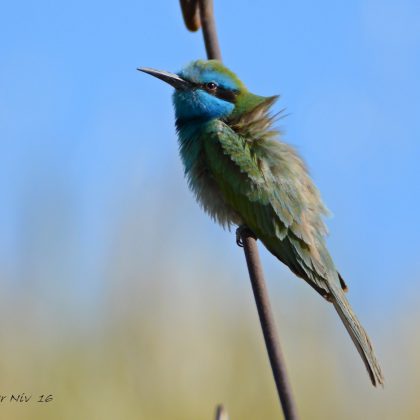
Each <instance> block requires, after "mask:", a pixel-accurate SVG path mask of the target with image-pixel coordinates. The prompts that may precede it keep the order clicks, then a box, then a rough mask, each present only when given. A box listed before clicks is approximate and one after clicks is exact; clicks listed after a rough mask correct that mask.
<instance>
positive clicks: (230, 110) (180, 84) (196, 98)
mask: <svg viewBox="0 0 420 420" xmlns="http://www.w3.org/2000/svg"><path fill="white" fill-rule="evenodd" d="M138 70H140V71H143V72H145V73H148V74H151V75H152V76H155V77H157V78H159V79H161V80H163V81H165V82H167V83H169V84H170V85H171V86H173V87H174V88H175V92H174V94H173V102H174V106H175V114H176V118H177V119H178V120H184V121H188V120H196V119H197V120H204V121H205V120H210V119H215V118H221V119H222V118H227V117H229V116H234V115H235V114H237V115H240V114H241V113H242V112H245V111H247V110H249V109H251V108H253V107H255V106H257V105H259V104H260V103H261V102H263V101H265V100H266V99H267V98H265V97H262V96H257V95H253V94H252V93H250V92H248V90H247V88H246V87H245V85H244V84H243V83H242V82H241V80H240V79H239V78H238V77H237V76H236V75H235V73H233V72H232V71H231V70H229V69H228V68H227V67H225V66H224V65H223V64H222V63H220V61H217V60H198V61H194V62H192V63H191V64H189V65H188V66H186V67H185V68H183V69H182V70H181V71H180V72H178V73H177V74H173V73H168V72H166V71H161V70H154V69H150V68H139V69H138Z"/></svg>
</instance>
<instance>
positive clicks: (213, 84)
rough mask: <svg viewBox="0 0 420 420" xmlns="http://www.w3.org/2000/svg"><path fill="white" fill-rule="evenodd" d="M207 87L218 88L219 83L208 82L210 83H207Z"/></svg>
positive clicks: (209, 88) (210, 88)
mask: <svg viewBox="0 0 420 420" xmlns="http://www.w3.org/2000/svg"><path fill="white" fill-rule="evenodd" d="M206 88H207V89H208V90H216V89H217V83H214V82H208V83H206Z"/></svg>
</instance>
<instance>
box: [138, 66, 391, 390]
mask: <svg viewBox="0 0 420 420" xmlns="http://www.w3.org/2000/svg"><path fill="white" fill-rule="evenodd" d="M138 70H140V71H142V72H144V73H147V74H149V75H152V76H154V77H156V78H158V79H160V80H162V81H164V82H166V83H168V84H169V85H171V86H172V87H173V88H174V89H175V90H174V92H173V96H172V100H173V105H174V109H175V126H176V131H177V135H178V142H179V152H180V156H181V160H182V162H183V166H184V173H185V177H186V180H187V183H188V186H189V188H190V189H191V190H192V192H193V194H194V195H195V198H196V200H197V201H198V203H199V204H200V205H201V207H202V208H203V209H204V211H205V212H206V213H208V214H209V215H210V217H211V218H212V219H214V221H216V222H217V223H219V224H220V225H221V226H222V227H224V228H227V229H231V228H232V227H233V226H236V227H237V230H236V235H237V241H238V243H239V244H240V238H241V233H242V232H243V230H244V229H247V230H248V231H250V233H251V234H252V235H253V236H254V237H255V238H256V239H258V240H260V241H261V242H262V243H263V244H264V246H265V247H266V248H267V249H268V251H269V252H271V253H272V254H273V255H274V256H275V257H277V258H278V259H279V260H280V261H281V262H282V263H284V264H285V265H286V266H288V267H289V269H290V270H291V271H292V272H293V273H294V274H295V275H296V276H297V277H299V278H302V279H303V280H305V281H306V282H307V283H308V284H309V285H310V286H312V287H313V289H315V290H316V291H317V292H318V293H319V294H320V295H321V296H322V297H323V298H324V299H325V300H326V301H328V302H330V303H332V304H333V306H334V308H335V309H336V311H337V313H338V315H339V317H340V318H341V321H342V322H343V324H344V326H345V328H346V329H347V331H348V333H349V335H350V337H351V339H352V340H353V342H354V344H355V346H356V348H357V350H358V352H359V354H360V356H361V358H362V360H363V362H364V364H365V366H366V369H367V371H368V374H369V377H370V380H371V382H372V384H373V385H374V386H377V385H382V386H383V384H384V377H383V374H382V370H381V367H380V364H379V362H378V361H377V358H376V356H375V353H374V349H373V346H372V344H371V341H370V339H369V337H368V335H367V333H366V331H365V329H364V328H363V327H362V325H361V323H360V322H359V320H358V318H357V317H356V315H355V313H354V312H353V310H352V308H351V306H350V303H349V301H348V300H347V298H346V296H345V292H346V291H347V285H346V283H345V281H344V279H343V278H342V276H341V275H340V273H339V272H338V270H337V269H336V267H335V265H334V262H333V259H332V257H331V255H330V253H329V252H328V249H327V247H326V242H325V237H326V235H327V228H326V225H325V223H324V221H323V219H324V217H325V216H326V215H328V210H327V208H326V207H325V205H324V204H323V201H322V199H321V196H320V193H319V190H318V189H317V187H316V186H315V184H314V182H313V181H312V179H311V178H310V175H309V173H308V170H307V168H306V165H305V163H304V161H303V160H302V158H301V157H300V156H299V155H298V153H297V152H296V150H295V149H294V148H293V147H292V146H290V145H288V144H287V143H285V142H283V141H282V136H281V133H280V132H279V131H278V130H276V129H275V127H274V123H275V121H276V120H277V118H278V117H279V115H278V114H279V113H277V114H276V113H273V112H272V107H273V105H274V103H275V102H276V101H277V99H278V96H268V97H267V96H259V95H255V94H253V93H251V92H250V91H249V90H248V89H247V87H246V86H245V84H244V83H243V82H242V81H241V80H240V79H239V78H238V76H237V75H236V74H235V73H233V72H232V71H231V70H230V69H228V68H227V67H226V66H225V65H224V64H222V63H221V62H220V61H218V60H196V61H193V62H191V63H190V64H188V65H187V66H186V67H184V68H183V69H182V70H181V71H180V72H178V73H176V74H175V73H169V72H167V71H162V70H156V69H152V68H148V67H142V68H138Z"/></svg>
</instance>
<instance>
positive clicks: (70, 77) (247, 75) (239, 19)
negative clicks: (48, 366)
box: [0, 0, 420, 302]
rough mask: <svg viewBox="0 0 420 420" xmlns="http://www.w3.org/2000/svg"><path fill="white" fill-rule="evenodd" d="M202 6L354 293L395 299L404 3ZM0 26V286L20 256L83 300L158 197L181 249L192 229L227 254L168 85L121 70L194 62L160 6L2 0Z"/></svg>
mask: <svg viewBox="0 0 420 420" xmlns="http://www.w3.org/2000/svg"><path fill="white" fill-rule="evenodd" d="M215 9H216V19H217V27H218V30H219V37H220V43H221V47H222V54H223V57H224V60H225V62H226V64H227V65H228V66H230V67H231V68H232V69H233V70H234V71H235V72H237V73H238V75H239V76H240V77H241V78H242V79H243V81H244V82H245V83H246V84H247V86H248V87H249V89H250V90H251V91H253V92H255V93H257V94H261V95H272V94H281V95H282V98H281V100H280V102H279V105H278V107H279V108H282V107H286V108H287V112H288V113H289V116H288V117H287V118H286V119H284V120H282V121H281V122H280V125H281V128H282V129H284V130H285V133H286V134H285V140H286V141H288V142H290V143H291V144H293V145H295V147H296V148H297V149H298V150H299V151H300V153H301V154H302V155H303V157H304V159H305V160H306V162H307V163H308V166H309V168H310V170H311V173H312V175H313V177H314V179H315V181H316V183H317V184H318V186H319V188H320V190H321V192H322V195H323V197H324V200H325V202H326V204H327V206H328V207H329V208H330V209H331V211H332V213H333V214H334V217H333V218H332V219H330V220H328V225H329V227H330V231H331V237H330V239H329V244H330V247H331V250H332V251H331V252H332V254H333V255H334V257H335V259H336V261H337V265H338V266H339V267H340V268H341V270H342V271H343V272H344V273H345V275H346V277H347V279H348V282H349V284H350V285H352V284H354V285H355V287H354V289H352V293H353V296H354V299H359V300H360V301H363V300H364V299H368V297H366V296H375V298H378V296H379V298H380V299H381V300H382V301H383V302H390V301H393V300H394V299H395V297H397V300H401V301H404V299H406V298H407V296H409V295H410V292H411V290H412V287H413V283H416V285H418V280H419V277H420V263H419V261H420V259H419V251H420V249H419V248H420V247H419V245H418V242H417V239H416V238H417V236H418V234H419V232H420V222H419V217H418V213H419V204H420V187H419V184H420V183H419V179H420V169H419V158H420V146H419V134H420V133H419V132H420V130H419V115H420V99H419V98H420V81H419V77H418V75H419V74H420V31H419V29H418V28H419V27H420V4H419V3H418V2H417V1H414V0H411V1H410V0H403V1H396V0H395V1H389V0H387V1H379V0H365V1H353V2H334V1H332V0H329V1H321V2H316V3H314V2H311V1H301V2H290V1H284V2H279V1H275V0H272V1H271V0H270V1H267V2H265V3H264V8H261V7H259V6H257V5H256V3H255V2H252V1H242V2H238V1H237V2H234V1H231V2H221V1H217V0H216V2H215ZM0 38H1V39H2V42H1V47H0V52H1V53H0V197H1V206H0V231H1V232H2V233H1V235H0V267H1V270H2V272H3V276H2V280H1V281H2V282H3V286H2V287H7V288H13V287H15V284H16V283H19V282H25V279H26V277H27V275H26V274H25V270H23V269H22V266H25V267H29V268H27V270H28V272H30V273H31V275H33V276H35V277H36V275H37V274H36V273H39V274H38V276H39V278H40V280H39V281H40V282H41V283H42V279H45V278H46V277H48V275H50V276H51V277H52V278H54V277H55V276H60V277H63V278H64V279H67V281H68V282H71V284H72V287H73V289H72V290H73V291H74V297H75V298H76V299H83V297H85V296H94V295H95V293H96V292H97V291H100V289H101V285H102V283H101V280H102V276H103V272H104V270H106V268H105V267H106V261H107V257H108V255H109V249H108V248H109V244H110V242H112V238H113V235H115V234H116V233H115V232H116V231H118V226H119V225H120V222H121V220H123V219H124V217H125V215H126V214H128V213H130V212H133V211H134V210H133V206H134V205H135V206H136V207H135V210H136V211H137V212H138V213H137V214H138V218H139V221H140V222H139V223H141V221H143V220H149V221H151V223H152V224H153V223H159V220H158V219H157V218H153V217H151V216H150V217H149V216H147V217H146V216H145V214H149V213H153V212H154V211H155V209H156V208H160V209H162V207H165V208H167V210H166V212H161V213H159V214H164V216H162V217H164V218H165V219H168V220H169V222H167V223H168V226H172V227H174V226H177V225H180V226H183V228H185V229H187V231H188V229H190V230H189V231H188V232H189V233H191V235H192V236H191V235H190V236H189V238H185V239H184V242H182V244H183V246H186V247H188V246H189V247H194V248H196V245H195V244H194V243H192V241H193V240H198V239H199V236H197V235H198V234H194V233H193V232H200V233H201V234H202V233H205V234H206V235H208V237H209V238H210V241H214V243H216V242H217V244H218V245H217V246H218V247H219V246H220V247H222V249H223V250H225V251H226V252H228V254H229V253H231V254H232V253H233V252H234V251H232V250H233V249H234V245H233V244H232V243H233V239H232V237H231V236H229V235H228V234H226V233H223V232H221V231H220V229H219V227H217V226H214V225H213V224H212V222H211V221H209V220H207V218H206V216H204V215H201V213H200V212H201V210H200V209H199V208H198V206H197V205H196V204H195V203H194V202H193V199H192V197H191V195H190V194H188V192H187V191H186V189H187V187H186V183H185V182H184V180H183V177H182V168H181V166H180V163H179V160H178V155H177V144H176V137H175V131H174V127H173V123H174V121H173V112H172V105H171V99H170V94H171V91H170V88H169V87H168V86H167V85H164V84H163V83H159V82H158V81H157V80H153V79H152V78H150V77H147V76H146V75H144V74H140V73H138V72H137V71H136V70H135V69H136V67H138V66H149V67H155V68H159V69H166V70H169V71H176V70H178V69H180V68H181V67H182V66H183V65H185V64H186V63H188V62H189V61H191V60H193V59H197V58H203V57H204V54H205V53H204V49H203V43H202V39H201V34H200V33H194V34H193V33H189V32H187V30H186V29H185V28H184V26H183V22H182V18H181V13H180V10H179V7H178V2H176V1H174V2H172V1H171V2H169V1H168V2H144V1H120V2H110V1H101V2H99V1H96V0H92V1H90V2H88V3H86V2H81V1H77V0H76V1H73V2H71V3H69V2H62V3H60V2H51V1H43V0H41V1H37V2H34V1H23V2H18V1H16V2H7V3H5V4H3V5H2V6H1V13H0ZM162 191H163V192H165V194H166V195H165V194H163V193H162ZM168 191H170V192H171V193H170V194H169V193H168ZM143 213H144V214H143ZM130 214H131V213H130ZM187 221H188V222H190V221H191V223H187ZM175 229H176V228H175ZM146 230H147V229H146ZM147 232H149V231H147ZM148 235H150V236H148V237H147V238H148V239H150V240H152V239H153V232H152V231H150V232H149V233H148ZM194 235H196V236H194ZM209 249H210V251H207V254H209V255H207V258H209V259H211V258H212V256H211V249H212V248H211V247H210V248H209ZM235 251H236V250H235ZM217 252H218V251H216V252H215V253H216V254H217ZM231 254H229V255H231ZM263 258H264V264H265V265H266V266H267V265H269V266H271V265H275V264H278V263H277V262H276V261H275V260H274V259H272V258H271V257H270V256H269V255H265V254H264V255H263ZM268 270H269V273H270V268H268ZM28 281H29V280H28ZM416 287H417V290H418V286H416ZM65 290H67V292H68V291H69V290H70V288H68V289H65ZM92 291H94V292H95V293H89V292H92ZM54 293H60V292H59V290H58V289H54ZM88 299H90V298H88Z"/></svg>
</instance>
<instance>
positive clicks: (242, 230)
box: [236, 225, 257, 248]
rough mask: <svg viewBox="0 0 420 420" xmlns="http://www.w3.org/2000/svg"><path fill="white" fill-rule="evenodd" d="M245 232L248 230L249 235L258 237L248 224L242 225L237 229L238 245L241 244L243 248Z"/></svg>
mask: <svg viewBox="0 0 420 420" xmlns="http://www.w3.org/2000/svg"><path fill="white" fill-rule="evenodd" d="M244 232H247V233H248V235H249V236H252V237H253V238H255V239H257V237H256V236H255V234H254V233H253V232H252V231H251V230H250V229H249V227H248V226H245V225H241V226H239V227H238V228H237V229H236V245H238V246H240V247H241V248H243V247H244V241H243V240H242V235H243V233H244Z"/></svg>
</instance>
